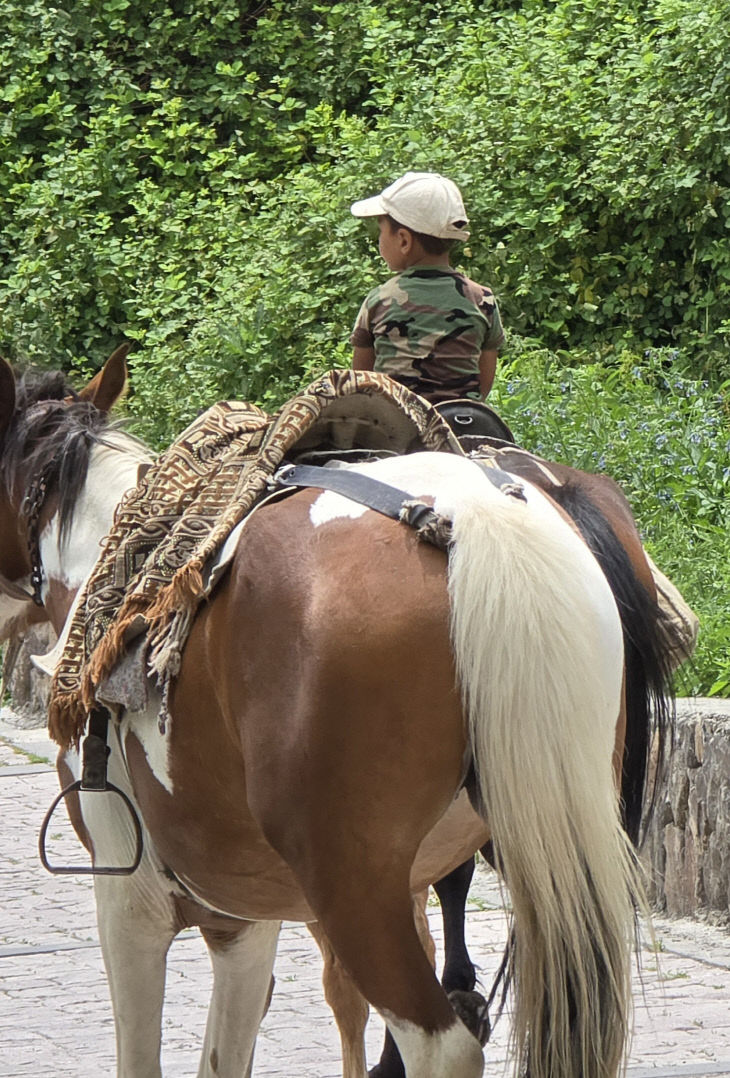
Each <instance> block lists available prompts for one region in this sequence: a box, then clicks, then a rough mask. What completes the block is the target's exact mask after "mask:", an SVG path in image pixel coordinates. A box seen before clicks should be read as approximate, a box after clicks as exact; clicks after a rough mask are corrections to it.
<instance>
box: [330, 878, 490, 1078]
mask: <svg viewBox="0 0 730 1078" xmlns="http://www.w3.org/2000/svg"><path fill="white" fill-rule="evenodd" d="M360 865H361V867H362V860H361V862H360ZM404 875H405V874H404ZM395 876H396V872H395V869H394V868H393V867H392V866H391V867H390V870H389V873H388V876H387V877H386V878H385V879H384V876H383V866H382V865H380V866H379V868H378V870H377V871H372V872H371V873H367V872H365V873H363V874H360V873H358V872H357V869H356V868H355V867H354V866H352V871H347V872H343V873H342V874H340V875H338V877H337V879H336V880H333V879H332V878H330V879H329V881H328V883H329V893H328V894H323V895H322V905H321V908H319V909H318V912H319V914H320V918H319V919H320V921H321V923H322V927H323V928H324V930H325V932H326V933H327V936H328V938H329V940H330V942H331V944H332V946H333V948H334V950H335V953H336V954H337V956H338V957H339V959H340V961H341V962H342V963H343V965H344V966H345V968H346V969H347V970H348V971H349V973H350V975H351V976H352V978H353V980H354V981H355V983H356V985H357V987H358V988H359V989H360V991H361V992H362V994H363V995H364V996H365V998H366V999H368V1000H369V1001H370V1003H372V1004H373V1006H374V1007H376V1008H377V1009H378V1011H379V1012H380V1013H381V1014H382V1016H383V1018H384V1019H385V1021H386V1023H387V1026H388V1029H389V1030H390V1032H391V1033H392V1034H393V1037H394V1039H395V1041H396V1044H397V1046H398V1049H399V1051H400V1054H401V1057H402V1058H403V1062H404V1065H405V1071H406V1075H407V1076H408V1078H480V1076H481V1075H482V1073H483V1067H484V1060H483V1056H482V1050H481V1046H480V1045H479V1042H478V1041H477V1040H476V1038H474V1037H473V1036H472V1035H471V1034H470V1033H469V1031H468V1030H467V1029H466V1027H465V1026H464V1025H463V1023H462V1022H461V1021H460V1020H459V1019H458V1018H457V1017H456V1015H455V1013H454V1011H453V1009H452V1007H451V1005H450V1004H449V1001H448V998H447V997H446V995H445V993H444V991H443V989H442V988H441V986H440V984H439V983H438V980H437V979H436V975H435V973H434V971H433V969H432V967H431V965H430V963H429V960H428V957H427V955H426V953H425V951H424V949H423V946H422V943H421V940H420V939H419V935H418V931H417V929H416V925H415V923H414V917H413V910H412V906H411V900H410V896H409V894H408V886H407V877H406V878H405V879H404V880H403V883H402V884H401V886H398V884H397V883H395V884H394V883H393V880H394V878H395ZM315 901H316V900H315ZM317 905H319V903H317Z"/></svg>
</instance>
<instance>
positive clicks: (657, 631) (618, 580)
mask: <svg viewBox="0 0 730 1078" xmlns="http://www.w3.org/2000/svg"><path fill="white" fill-rule="evenodd" d="M550 496H551V497H552V498H553V499H554V500H555V501H556V502H557V503H558V504H559V505H560V506H561V507H562V508H563V509H564V510H565V511H566V512H567V513H568V515H569V516H570V517H571V518H572V520H573V521H574V523H575V524H576V525H577V527H578V530H579V531H580V533H581V535H582V536H583V538H584V540H585V542H586V543H587V545H588V547H589V548H590V550H591V551H592V553H593V554H594V556H595V558H596V560H597V561H598V564H599V565H600V566H601V569H602V570H603V574H604V576H605V577H606V579H607V581H608V583H609V585H610V587H611V590H612V592H613V595H614V599H615V600H616V605H617V607H618V610H619V614H620V615H621V623H622V626H623V636H624V654H625V663H626V690H627V692H626V700H627V715H626V741H625V745H624V760H623V771H622V777H621V802H622V811H623V820H624V827H625V828H626V831H627V833H628V835H629V837H630V838H631V840H632V842H634V843H635V844H637V845H638V844H639V840H640V837H641V830H642V823H643V821H644V819H646V818H647V817H648V813H649V811H650V809H651V807H652V806H653V804H654V798H655V796H656V786H657V782H656V779H657V778H658V777H659V775H660V773H661V763H662V759H663V757H664V755H665V753H666V749H667V747H668V746H667V737H668V736H671V730H672V715H673V708H674V695H673V691H672V675H671V668H670V666H669V658H668V657H669V655H670V653H671V642H670V641H669V640H668V639H667V635H666V630H665V628H664V623H663V621H662V618H661V616H660V611H659V607H658V605H657V603H656V602H655V601H654V600H653V599H652V597H651V596H650V595H649V593H648V592H647V590H646V588H645V587H644V586H643V584H642V583H641V581H640V580H638V579H637V577H636V574H635V572H634V569H633V566H632V564H631V561H630V560H629V557H628V554H627V553H626V550H625V549H624V547H623V546H622V544H621V543H620V542H619V541H618V538H617V537H616V533H615V532H614V530H613V528H612V527H611V525H610V523H609V521H608V520H607V519H606V517H605V516H604V514H603V513H602V512H601V510H600V509H599V508H598V507H597V506H596V505H595V504H594V503H593V502H592V501H591V499H590V498H589V496H588V495H587V494H586V493H585V491H583V490H581V488H580V487H579V486H578V485H577V484H575V483H572V482H570V481H569V482H567V483H564V484H563V485H562V486H560V487H556V488H555V489H554V490H553V489H551V491H550ZM654 732H656V734H657V746H656V747H657V760H656V774H655V779H654V782H653V783H652V784H651V787H650V788H649V789H648V787H649V785H650V784H649V755H650V752H651V749H652V737H653V734H654ZM647 795H648V796H647Z"/></svg>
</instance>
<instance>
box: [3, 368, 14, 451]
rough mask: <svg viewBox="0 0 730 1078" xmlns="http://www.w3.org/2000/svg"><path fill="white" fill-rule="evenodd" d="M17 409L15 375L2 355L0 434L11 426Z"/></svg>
mask: <svg viewBox="0 0 730 1078" xmlns="http://www.w3.org/2000/svg"><path fill="white" fill-rule="evenodd" d="M14 411H15V375H14V374H13V369H12V367H11V366H10V364H9V363H8V362H7V360H5V359H3V358H2V356H0V436H1V435H3V434H5V431H6V430H7V429H8V427H9V426H10V420H11V419H12V418H13V412H14Z"/></svg>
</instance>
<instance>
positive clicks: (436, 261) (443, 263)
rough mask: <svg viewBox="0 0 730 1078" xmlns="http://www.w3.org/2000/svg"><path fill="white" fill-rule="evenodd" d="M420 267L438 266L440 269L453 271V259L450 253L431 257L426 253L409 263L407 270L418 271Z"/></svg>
mask: <svg viewBox="0 0 730 1078" xmlns="http://www.w3.org/2000/svg"><path fill="white" fill-rule="evenodd" d="M419 266H438V267H439V269H451V259H450V257H449V254H448V252H444V254H440V255H429V254H426V253H425V252H424V253H423V254H420V255H418V256H417V257H414V258H413V259H412V261H409V263H408V265H407V266H405V267H404V268H405V269H417V268H418V267H419Z"/></svg>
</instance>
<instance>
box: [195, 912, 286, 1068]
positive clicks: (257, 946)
mask: <svg viewBox="0 0 730 1078" xmlns="http://www.w3.org/2000/svg"><path fill="white" fill-rule="evenodd" d="M279 928H280V924H279V922H278V921H259V922H250V923H248V924H245V925H243V926H242V927H241V928H240V929H238V930H237V931H220V930H215V929H211V928H209V927H201V932H202V935H203V938H204V939H205V942H206V944H207V945H208V952H209V954H210V959H211V963H212V966H213V995H212V998H211V1003H210V1010H209V1012H208V1023H207V1026H206V1030H205V1041H204V1043H203V1054H202V1057H201V1061H200V1069H199V1070H198V1078H213V1076H215V1078H245V1076H246V1075H248V1074H250V1073H251V1069H252V1061H253V1051H254V1045H255V1043H256V1036H257V1034H258V1031H259V1026H260V1025H261V1020H262V1019H263V1017H264V1015H265V1014H266V1011H267V1010H268V1007H269V1003H270V1001H271V992H272V989H273V978H272V972H271V971H272V969H273V966H274V958H275V955H276V944H277V941H278V939H279Z"/></svg>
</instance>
